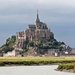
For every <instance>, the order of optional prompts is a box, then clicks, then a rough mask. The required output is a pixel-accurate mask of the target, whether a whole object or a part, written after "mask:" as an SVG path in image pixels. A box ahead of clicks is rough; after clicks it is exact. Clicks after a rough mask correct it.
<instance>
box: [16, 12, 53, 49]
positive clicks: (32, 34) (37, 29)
mask: <svg viewBox="0 0 75 75" xmlns="http://www.w3.org/2000/svg"><path fill="white" fill-rule="evenodd" d="M51 37H54V34H53V33H52V32H51V31H50V29H48V27H47V25H46V24H45V23H43V22H40V19H39V15H38V12H37V18H36V21H35V24H33V25H28V27H27V29H26V30H24V31H23V32H16V45H17V48H22V47H23V43H24V41H26V40H29V41H32V40H33V38H36V39H46V40H47V39H50V38H51Z"/></svg>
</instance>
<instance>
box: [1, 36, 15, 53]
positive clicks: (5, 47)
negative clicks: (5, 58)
mask: <svg viewBox="0 0 75 75" xmlns="http://www.w3.org/2000/svg"><path fill="white" fill-rule="evenodd" d="M15 42H16V36H14V35H13V36H11V38H8V39H7V40H6V43H5V44H4V45H2V46H1V50H2V51H4V52H5V53H6V52H8V51H12V50H13V49H14V48H13V45H14V44H15Z"/></svg>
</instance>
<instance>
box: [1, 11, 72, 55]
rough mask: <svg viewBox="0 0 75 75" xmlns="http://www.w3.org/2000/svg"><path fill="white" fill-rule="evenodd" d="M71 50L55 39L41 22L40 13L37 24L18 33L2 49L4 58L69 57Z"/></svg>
mask: <svg viewBox="0 0 75 75" xmlns="http://www.w3.org/2000/svg"><path fill="white" fill-rule="evenodd" d="M71 50H72V48H71V47H69V46H67V45H66V44H65V43H64V42H60V41H59V42H58V41H57V40H56V39H55V38H54V33H53V32H52V31H51V30H50V29H49V28H48V27H47V24H46V23H43V22H41V21H40V19H39V14H38V11H37V17H36V21H35V24H29V25H28V27H27V28H26V30H24V31H21V32H16V35H14V36H12V37H11V38H8V39H7V40H6V43H5V44H4V45H2V47H0V51H1V52H2V54H3V56H62V55H69V54H70V52H71Z"/></svg>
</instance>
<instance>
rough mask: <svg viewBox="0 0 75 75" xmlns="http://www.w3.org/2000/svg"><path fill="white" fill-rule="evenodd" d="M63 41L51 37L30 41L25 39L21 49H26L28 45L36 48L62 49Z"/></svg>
mask: <svg viewBox="0 0 75 75" xmlns="http://www.w3.org/2000/svg"><path fill="white" fill-rule="evenodd" d="M64 44H65V43H64V42H58V41H57V40H56V39H54V38H52V39H49V40H45V39H33V40H32V41H25V42H24V45H23V49H24V50H25V49H28V47H37V48H38V49H59V50H62V48H63V47H62V46H61V45H64Z"/></svg>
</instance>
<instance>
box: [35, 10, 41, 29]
mask: <svg viewBox="0 0 75 75" xmlns="http://www.w3.org/2000/svg"><path fill="white" fill-rule="evenodd" d="M35 25H36V29H39V28H40V19H39V14H38V9H37V17H36V21H35Z"/></svg>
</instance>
